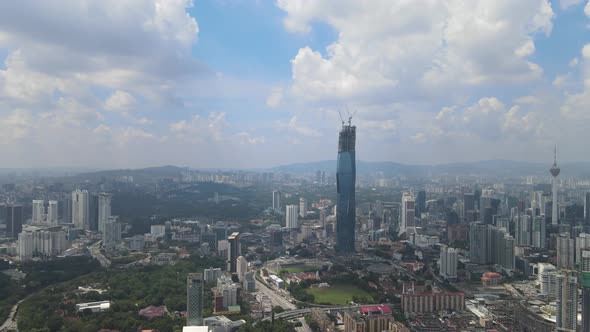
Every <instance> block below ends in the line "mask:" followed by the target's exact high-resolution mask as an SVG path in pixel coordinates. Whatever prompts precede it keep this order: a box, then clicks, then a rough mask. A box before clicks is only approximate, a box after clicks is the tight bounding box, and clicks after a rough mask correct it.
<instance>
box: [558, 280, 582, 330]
mask: <svg viewBox="0 0 590 332" xmlns="http://www.w3.org/2000/svg"><path fill="white" fill-rule="evenodd" d="M577 317H578V278H577V277H576V272H575V271H571V270H565V271H562V272H561V273H560V274H558V275H557V319H556V323H557V330H558V331H571V332H575V331H576V327H577Z"/></svg>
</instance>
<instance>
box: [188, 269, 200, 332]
mask: <svg viewBox="0 0 590 332" xmlns="http://www.w3.org/2000/svg"><path fill="white" fill-rule="evenodd" d="M203 284H204V280H203V274H202V273H189V274H188V276H187V278H186V325H187V326H200V325H203V300H204V299H203V286H204V285H203Z"/></svg>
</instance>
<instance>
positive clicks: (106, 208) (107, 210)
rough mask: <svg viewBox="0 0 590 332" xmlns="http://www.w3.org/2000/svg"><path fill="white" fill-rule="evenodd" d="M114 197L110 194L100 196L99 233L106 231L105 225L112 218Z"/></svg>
mask: <svg viewBox="0 0 590 332" xmlns="http://www.w3.org/2000/svg"><path fill="white" fill-rule="evenodd" d="M111 199H112V195H111V194H108V193H100V194H98V231H99V232H102V231H103V230H104V225H105V224H106V222H107V221H108V220H109V218H110V217H111Z"/></svg>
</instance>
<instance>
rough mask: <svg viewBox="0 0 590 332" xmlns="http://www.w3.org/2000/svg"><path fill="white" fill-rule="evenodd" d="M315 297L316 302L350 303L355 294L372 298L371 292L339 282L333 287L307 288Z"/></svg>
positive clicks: (308, 292)
mask: <svg viewBox="0 0 590 332" xmlns="http://www.w3.org/2000/svg"><path fill="white" fill-rule="evenodd" d="M305 291H306V292H307V294H311V295H313V296H314V297H315V303H330V304H349V303H350V302H351V301H352V297H353V296H362V297H366V298H371V294H369V293H367V292H365V291H364V290H362V289H360V288H357V287H356V286H353V285H347V284H339V285H334V286H332V287H324V288H320V287H310V288H308V289H306V290H305Z"/></svg>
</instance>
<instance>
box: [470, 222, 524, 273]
mask: <svg viewBox="0 0 590 332" xmlns="http://www.w3.org/2000/svg"><path fill="white" fill-rule="evenodd" d="M515 242H516V241H515V240H514V238H513V237H512V236H510V235H509V234H508V233H507V232H505V231H504V230H503V229H498V228H497V227H495V226H492V225H488V224H484V223H472V224H471V225H469V255H470V259H471V262H472V263H475V264H498V265H500V266H502V267H503V268H505V269H508V270H512V269H514V264H515V259H514V247H515V245H516V243H515Z"/></svg>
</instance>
